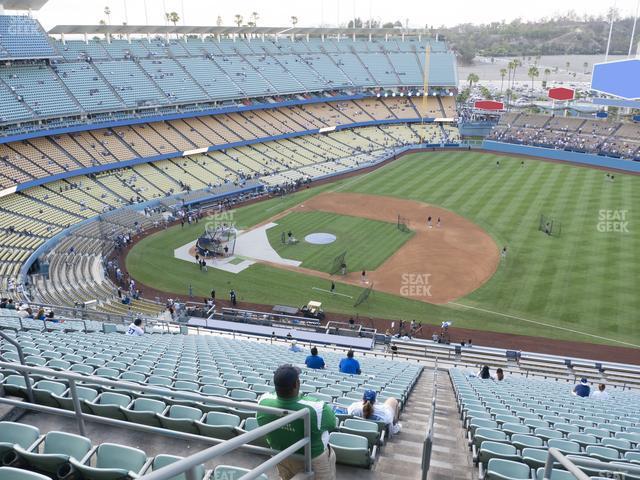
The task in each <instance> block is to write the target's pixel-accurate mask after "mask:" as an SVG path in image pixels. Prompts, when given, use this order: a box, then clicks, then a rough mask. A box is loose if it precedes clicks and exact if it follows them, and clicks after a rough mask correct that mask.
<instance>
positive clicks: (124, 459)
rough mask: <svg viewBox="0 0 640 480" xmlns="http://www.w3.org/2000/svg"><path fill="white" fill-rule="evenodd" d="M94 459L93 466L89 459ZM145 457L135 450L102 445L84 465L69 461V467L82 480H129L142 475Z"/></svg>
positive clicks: (109, 444) (140, 451) (120, 446)
mask: <svg viewBox="0 0 640 480" xmlns="http://www.w3.org/2000/svg"><path fill="white" fill-rule="evenodd" d="M93 457H95V459H94V460H95V463H94V465H95V466H91V464H90V462H91V459H92V458H93ZM146 462H147V455H146V454H145V453H144V452H143V451H142V450H138V449H137V448H131V447H126V446H124V445H116V444H113V443H103V444H101V445H100V446H98V448H97V449H96V450H95V452H94V454H93V455H92V456H90V457H88V458H86V459H85V462H84V463H81V462H80V461H78V460H75V459H73V458H72V459H70V463H71V466H72V467H73V469H74V470H75V471H77V472H79V474H80V475H82V478H83V479H84V480H129V479H132V478H136V475H139V474H141V473H142V471H143V470H144V469H145V464H146Z"/></svg>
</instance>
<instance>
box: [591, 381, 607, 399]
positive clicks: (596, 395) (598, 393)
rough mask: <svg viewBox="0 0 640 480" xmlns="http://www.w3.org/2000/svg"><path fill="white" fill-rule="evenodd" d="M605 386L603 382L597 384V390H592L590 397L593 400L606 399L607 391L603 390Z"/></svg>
mask: <svg viewBox="0 0 640 480" xmlns="http://www.w3.org/2000/svg"><path fill="white" fill-rule="evenodd" d="M605 388H606V386H605V384H604V383H601V384H600V385H598V390H594V392H593V393H592V394H591V398H593V399H594V400H608V399H609V392H605V391H604V389H605Z"/></svg>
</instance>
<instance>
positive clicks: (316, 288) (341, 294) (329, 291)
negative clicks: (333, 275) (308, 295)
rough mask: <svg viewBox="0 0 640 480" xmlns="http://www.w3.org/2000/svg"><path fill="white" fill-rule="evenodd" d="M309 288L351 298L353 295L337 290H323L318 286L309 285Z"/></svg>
mask: <svg viewBox="0 0 640 480" xmlns="http://www.w3.org/2000/svg"><path fill="white" fill-rule="evenodd" d="M311 290H317V291H319V292H325V293H330V294H331V295H340V296H341V297H347V298H350V299H352V300H353V297H352V296H351V295H346V294H344V293H338V292H332V291H331V290H325V289H324V288H318V287H311Z"/></svg>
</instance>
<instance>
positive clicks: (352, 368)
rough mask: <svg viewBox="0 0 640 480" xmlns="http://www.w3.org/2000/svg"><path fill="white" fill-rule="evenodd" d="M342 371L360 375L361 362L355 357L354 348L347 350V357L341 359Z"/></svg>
mask: <svg viewBox="0 0 640 480" xmlns="http://www.w3.org/2000/svg"><path fill="white" fill-rule="evenodd" d="M339 368H340V373H347V374H349V375H360V373H361V372H360V362H358V361H357V360H356V359H355V358H353V350H349V351H348V352H347V358H343V359H342V360H340V367H339Z"/></svg>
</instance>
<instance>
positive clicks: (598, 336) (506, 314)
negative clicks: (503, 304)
mask: <svg viewBox="0 0 640 480" xmlns="http://www.w3.org/2000/svg"><path fill="white" fill-rule="evenodd" d="M449 305H456V306H458V307H464V308H470V309H473V310H478V311H480V312H485V313H490V314H492V315H500V316H501V317H507V318H513V319H515V320H520V321H523V322H529V323H533V324H536V325H542V326H545V327H549V328H555V329H558V330H564V331H566V332H571V333H577V334H579V335H584V336H587V337H592V338H597V339H599V340H606V341H608V342H613V343H619V344H621V345H628V346H630V347H635V348H640V345H636V344H635V343H629V342H623V341H621V340H615V339H613V338H607V337H602V336H600V335H594V334H592V333H585V332H581V331H579V330H573V329H571V328H567V327H561V326H559V325H552V324H550V323H544V322H538V321H536V320H529V319H528V318H522V317H518V316H516V315H509V314H508V313H500V312H494V311H492V310H486V309H484V308H479V307H472V306H471V305H465V304H463V303H456V302H449Z"/></svg>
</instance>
